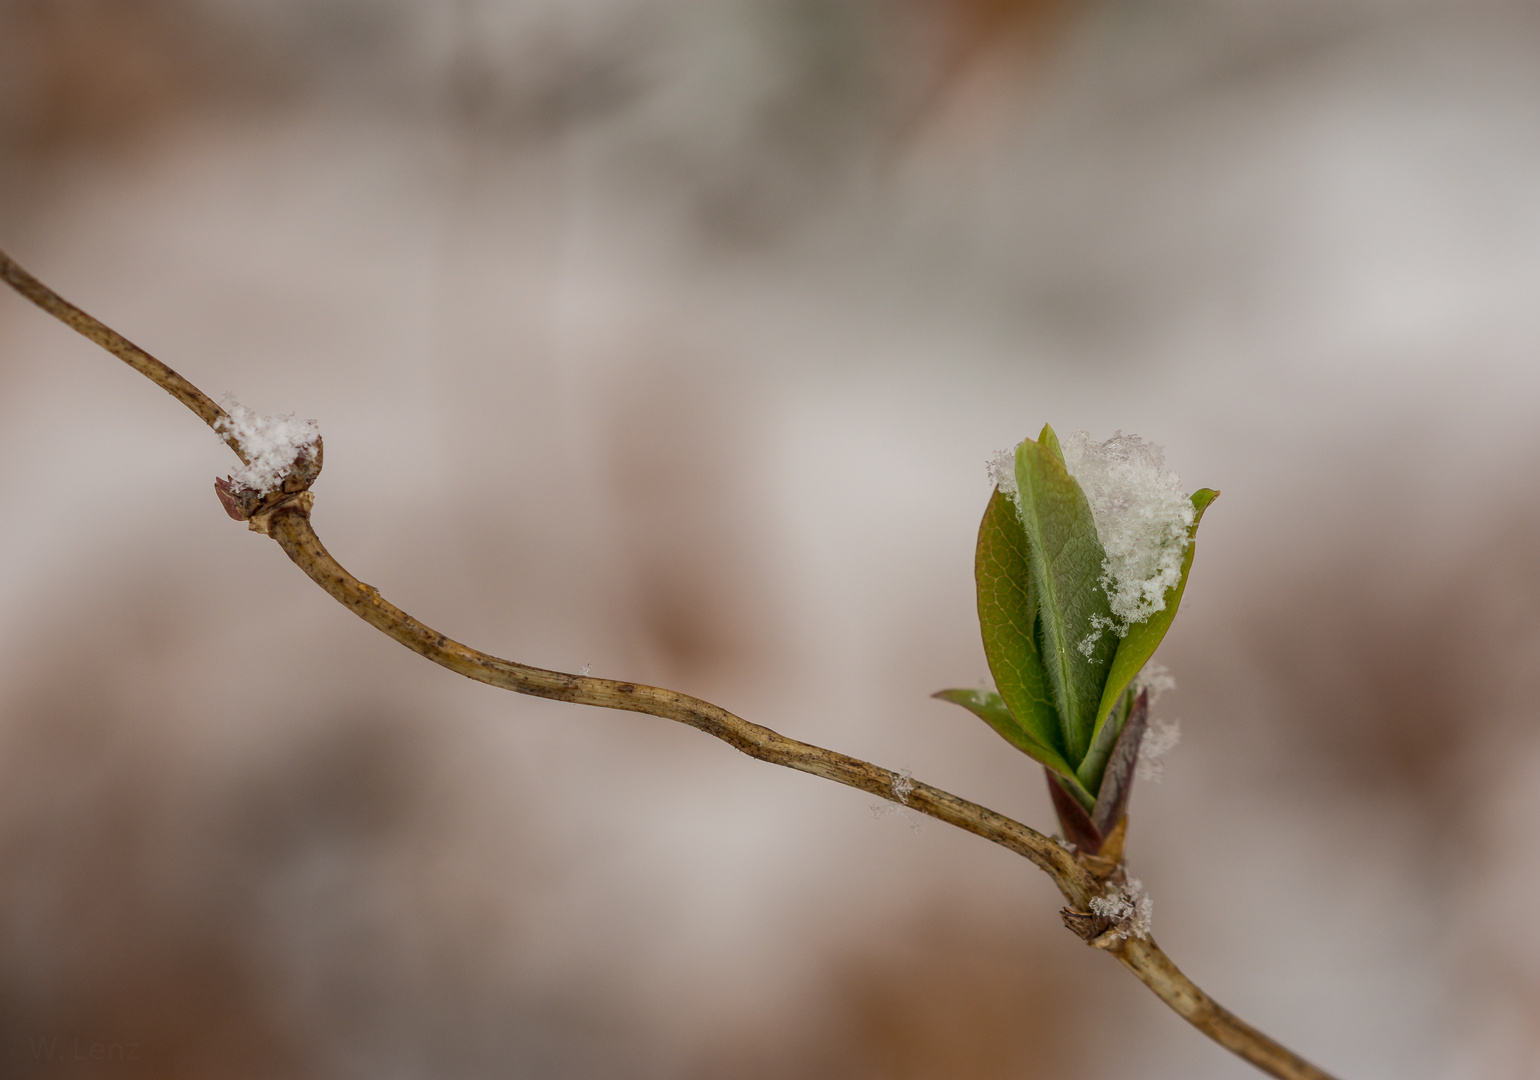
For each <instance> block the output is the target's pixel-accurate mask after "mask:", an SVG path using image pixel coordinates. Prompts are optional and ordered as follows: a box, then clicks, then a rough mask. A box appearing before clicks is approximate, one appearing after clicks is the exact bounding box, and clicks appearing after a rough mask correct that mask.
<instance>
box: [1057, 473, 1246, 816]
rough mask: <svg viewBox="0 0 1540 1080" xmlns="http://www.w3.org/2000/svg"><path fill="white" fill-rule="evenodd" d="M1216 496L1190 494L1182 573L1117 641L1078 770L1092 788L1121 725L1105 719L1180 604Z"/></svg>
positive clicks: (1206, 491) (1211, 493) (1203, 491)
mask: <svg viewBox="0 0 1540 1080" xmlns="http://www.w3.org/2000/svg"><path fill="white" fill-rule="evenodd" d="M1217 498H1219V492H1217V491H1213V490H1211V489H1209V488H1199V489H1198V490H1197V491H1195V492H1193V493H1192V506H1193V510H1194V511H1196V512H1195V513H1194V514H1193V518H1192V526H1191V527H1190V528H1189V529H1188V530H1187V538H1188V544H1187V551H1186V553H1185V554H1184V555H1183V556H1182V576H1181V577H1179V578H1178V579H1177V582H1176V584H1175V585H1173V586H1171V588H1169V589H1167V590H1166V606H1165V607H1163V608H1162V609H1161V610H1159V611H1157V612H1156V613H1155V614H1153V615H1151V616H1150V617H1149V618H1148V619H1146V620H1144V622H1139V623H1134V624H1133V625H1132V626H1130V627H1129V628H1128V633H1127V634H1125V635H1124V636H1123V639H1122V640H1121V641H1120V642H1118V648H1117V654H1116V655H1115V656H1114V657H1113V659H1112V670H1111V671H1110V672H1108V675H1107V683H1106V686H1105V687H1104V689H1103V690H1102V696H1101V704H1100V706H1099V707H1098V708H1097V711H1096V734H1095V737H1094V738H1093V739H1092V741H1091V751H1090V752H1089V753H1088V754H1086V756H1085V759H1084V760H1083V761H1082V762H1081V763H1080V767H1079V770H1078V773H1079V776H1080V781H1081V783H1083V784H1084V785H1085V786H1086V787H1087V788H1088V789H1090V790H1091V791H1095V790H1097V788H1098V787H1100V785H1101V774H1102V771H1103V770H1104V769H1105V768H1106V767H1107V755H1109V754H1110V753H1112V746H1113V743H1115V742H1116V741H1117V737H1118V731H1117V729H1118V727H1119V726H1120V725H1118V724H1117V723H1110V724H1109V723H1107V719H1108V717H1109V716H1110V715H1111V714H1112V710H1113V706H1114V705H1116V704H1117V703H1118V698H1119V697H1121V696H1122V694H1123V691H1124V690H1127V689H1128V685H1129V683H1131V682H1133V681H1134V676H1135V675H1137V674H1139V670H1140V669H1141V668H1143V667H1144V665H1145V664H1146V663H1147V662H1148V661H1149V659H1150V657H1151V656H1153V655H1155V649H1156V648H1157V647H1158V646H1159V645H1160V642H1161V639H1162V638H1164V637H1165V636H1166V631H1167V630H1168V629H1170V627H1171V620H1172V619H1174V618H1176V609H1177V608H1178V607H1179V606H1180V605H1181V603H1182V593H1183V592H1184V591H1186V589H1187V572H1188V571H1189V570H1191V569H1192V556H1193V552H1195V551H1196V550H1197V548H1198V543H1197V540H1196V537H1197V535H1198V523H1199V522H1201V521H1202V520H1203V511H1205V510H1207V509H1208V505H1209V503H1211V502H1213V501H1214V500H1215V499H1217Z"/></svg>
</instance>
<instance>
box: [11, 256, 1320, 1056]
mask: <svg viewBox="0 0 1540 1080" xmlns="http://www.w3.org/2000/svg"><path fill="white" fill-rule="evenodd" d="M0 278H4V279H5V280H6V281H7V282H9V283H10V284H11V285H12V286H13V287H14V288H15V289H16V291H17V292H19V293H21V294H22V295H23V296H25V297H26V298H27V299H29V300H31V301H32V302H33V303H34V304H36V305H37V306H38V307H40V308H42V309H43V310H44V311H46V312H48V313H49V314H51V315H53V316H55V317H56V318H58V319H60V320H61V321H63V322H64V323H66V324H67V325H69V326H70V327H72V328H74V329H75V330H77V331H79V332H80V333H81V334H84V335H85V336H86V337H88V338H90V339H91V340H92V341H94V342H96V343H97V344H98V345H100V346H101V347H102V348H104V349H106V350H107V351H108V352H110V353H112V354H113V355H114V356H116V357H118V358H119V359H121V360H123V361H124V362H125V363H127V364H128V365H129V366H130V367H132V368H134V370H136V371H138V372H140V373H141V374H143V375H144V376H145V377H146V378H148V379H149V380H150V381H152V382H154V383H155V384H156V385H157V386H159V387H161V388H162V389H163V390H165V391H166V392H167V393H169V394H171V395H172V396H173V397H175V398H176V399H177V400H178V401H180V402H182V403H183V404H184V405H186V406H187V407H188V408H189V409H191V410H192V411H193V412H194V413H196V414H197V416H198V417H199V419H201V420H202V421H203V422H204V423H206V424H208V425H209V427H210V428H213V429H214V430H215V431H216V432H219V428H218V427H217V426H216V424H217V422H218V421H219V420H220V419H222V418H224V417H225V415H226V414H225V411H224V410H223V409H221V408H220V407H219V406H218V405H216V404H215V403H214V402H213V401H212V400H211V399H210V398H209V397H208V395H206V394H204V393H203V392H202V391H201V390H199V389H198V388H197V387H196V386H194V385H193V384H192V383H190V382H188V381H187V380H186V379H184V378H182V376H180V375H178V374H177V373H176V372H175V371H173V370H172V369H171V368H170V367H168V366H167V365H166V364H164V363H162V362H161V361H159V360H157V359H156V358H155V357H153V356H151V355H150V354H149V353H147V352H145V351H144V350H143V349H141V348H139V346H137V345H135V344H134V343H133V342H131V341H129V340H128V339H127V338H125V337H123V336H122V335H121V334H119V333H117V332H116V331H115V330H113V329H111V328H110V327H108V326H106V325H105V324H103V323H102V322H100V321H98V320H97V319H95V318H93V317H91V316H90V315H88V314H86V313H85V312H84V311H81V310H80V309H79V308H77V307H76V306H75V305H73V304H71V303H69V302H68V301H66V300H64V299H63V298H62V297H60V296H59V295H58V294H56V293H55V292H53V290H51V289H49V288H48V287H47V286H46V285H44V284H43V283H42V282H40V281H38V280H37V279H36V278H34V277H33V276H32V275H31V274H29V273H27V271H25V270H24V269H22V268H21V267H20V266H19V265H17V263H16V262H15V261H13V260H12V259H11V257H10V256H9V255H6V254H5V252H3V251H0ZM221 435H222V437H223V438H224V440H225V442H226V443H227V444H228V445H229V446H230V448H231V449H232V450H234V451H235V453H236V455H237V456H238V457H240V459H241V461H242V463H243V464H246V463H247V458H246V455H245V454H244V453H243V451H242V449H241V446H240V444H239V442H238V441H237V440H236V439H235V438H234V437H233V436H229V435H224V434H223V433H221ZM310 479H313V477H311V478H310ZM307 486H308V485H307ZM292 487H293V485H292V484H291V485H286V488H288V489H289V490H284V489H280V490H279V491H277V492H274V494H273V495H272V496H271V497H269V499H267V500H266V501H265V502H264V503H263V504H262V505H261V506H260V507H259V508H258V509H257V510H256V511H255V512H253V513H251V514H250V515H249V524H250V527H251V529H252V530H253V531H256V532H261V533H264V534H266V535H268V536H271V537H272V538H273V539H274V540H276V541H277V542H278V546H279V547H281V548H283V550H284V552H285V554H287V555H288V556H289V558H290V559H292V560H293V561H294V563H295V565H296V566H298V567H299V568H300V569H301V570H303V571H304V572H305V573H306V574H307V575H308V576H309V577H310V579H311V580H312V581H314V582H315V583H316V584H317V585H319V586H321V588H323V589H325V590H326V591H327V592H328V593H330V594H331V596H332V597H333V598H334V599H336V600H337V601H338V602H339V603H341V604H342V605H343V606H344V607H347V608H348V609H350V610H351V611H352V612H353V613H354V614H355V615H357V616H358V617H359V618H361V619H363V620H364V621H365V622H367V623H369V624H370V625H371V626H373V627H375V628H376V629H378V630H381V631H383V632H384V633H386V634H388V635H389V636H390V637H393V638H395V639H396V640H397V641H399V642H400V643H401V644H403V645H405V646H406V647H407V648H409V649H411V650H412V651H413V652H416V653H420V654H421V655H423V656H425V657H427V658H428V659H429V660H432V661H433V662H434V663H435V664H438V665H440V666H442V667H446V668H448V669H449V670H450V671H453V672H455V673H457V674H460V675H464V676H465V677H466V678H468V679H475V680H476V681H477V682H483V683H486V684H487V685H489V686H496V687H501V688H502V689H504V690H513V691H515V692H517V693H520V694H530V695H533V696H535V697H543V698H550V699H552V700H555V701H570V702H572V703H574V704H577V705H592V706H595V707H597V708H601V709H622V710H625V711H627V712H640V713H647V714H649V715H651V716H659V717H663V718H664V719H668V720H677V721H679V722H680V723H682V724H688V725H690V726H691V727H693V728H696V729H697V730H700V731H703V732H705V733H706V734H708V735H714V736H715V737H716V738H718V739H721V740H722V741H723V742H726V743H728V744H729V745H731V746H734V747H736V748H737V749H739V750H741V751H742V752H743V753H745V754H747V755H748V756H749V757H752V758H757V759H758V760H760V761H767V762H769V763H771V764H772V765H784V766H786V767H787V768H789V769H797V770H798V771H800V772H806V773H812V774H813V775H814V776H821V777H823V778H824V779H826V780H833V781H835V782H836V783H840V784H846V785H848V786H850V787H853V788H858V789H860V790H861V791H865V792H868V793H870V794H873V795H878V796H880V797H882V798H885V799H886V798H894V797H901V801H902V802H903V803H904V804H905V805H906V806H908V807H909V808H911V809H913V810H918V811H920V812H921V813H924V814H929V815H930V816H931V817H933V818H936V819H938V820H940V821H944V822H946V823H947V824H949V825H955V826H957V827H958V828H959V829H963V830H966V831H967V832H971V833H973V834H974V835H976V836H981V837H983V838H984V839H986V840H991V841H993V842H994V843H996V844H999V845H1000V846H1002V847H1005V848H1008V849H1009V850H1011V851H1014V852H1016V853H1017V854H1018V855H1022V856H1025V857H1026V858H1027V859H1029V860H1031V861H1032V863H1033V864H1034V865H1036V866H1037V867H1039V868H1040V869H1042V870H1043V871H1044V872H1045V873H1046V874H1048V876H1049V877H1051V878H1053V881H1054V884H1056V885H1057V886H1058V887H1059V891H1060V892H1062V893H1063V894H1064V898H1065V899H1066V900H1067V901H1069V904H1070V909H1067V910H1066V911H1065V913H1064V914H1065V916H1066V919H1065V921H1066V923H1068V924H1070V925H1071V927H1072V928H1076V932H1077V933H1080V934H1081V936H1082V937H1087V938H1088V940H1090V941H1091V944H1093V945H1094V946H1095V947H1097V948H1098V949H1102V950H1104V951H1106V952H1110V953H1112V954H1113V955H1114V956H1116V957H1117V958H1118V960H1120V961H1121V962H1122V963H1123V965H1124V966H1125V967H1127V968H1128V969H1129V970H1130V971H1132V972H1133V973H1134V974H1135V975H1137V976H1138V977H1139V979H1140V980H1141V981H1142V982H1143V983H1144V984H1145V985H1146V986H1148V987H1149V988H1150V989H1151V990H1152V991H1154V992H1155V995H1156V996H1157V997H1159V998H1160V999H1161V1000H1162V1001H1164V1002H1165V1003H1166V1004H1167V1005H1169V1006H1170V1007H1171V1008H1172V1009H1173V1010H1175V1011H1176V1012H1177V1013H1178V1014H1179V1015H1180V1016H1182V1017H1183V1018H1184V1019H1186V1020H1187V1021H1188V1022H1189V1023H1190V1024H1192V1025H1193V1026H1194V1027H1196V1028H1197V1029H1198V1030H1199V1031H1201V1032H1203V1033H1204V1034H1205V1035H1207V1036H1208V1037H1209V1038H1211V1039H1213V1040H1214V1041H1215V1042H1217V1043H1219V1044H1220V1045H1221V1046H1223V1047H1225V1048H1226V1049H1228V1050H1231V1051H1233V1052H1234V1053H1236V1054H1238V1055H1240V1056H1241V1057H1243V1058H1245V1059H1246V1060H1247V1061H1249V1062H1251V1063H1252V1064H1253V1065H1255V1066H1257V1068H1259V1069H1261V1070H1263V1071H1264V1072H1266V1073H1269V1074H1270V1075H1272V1076H1275V1077H1278V1078H1279V1080H1332V1077H1331V1076H1330V1075H1329V1074H1327V1073H1325V1072H1322V1071H1321V1070H1320V1069H1318V1068H1316V1067H1315V1066H1314V1065H1311V1064H1310V1063H1309V1062H1307V1061H1305V1060H1304V1059H1302V1058H1300V1057H1299V1056H1298V1055H1296V1054H1294V1053H1293V1052H1292V1051H1290V1050H1288V1049H1286V1048H1284V1047H1283V1046H1280V1045H1279V1044H1278V1043H1276V1042H1274V1041H1273V1040H1272V1039H1270V1038H1268V1037H1267V1036H1266V1035H1263V1034H1262V1033H1261V1032H1260V1031H1258V1030H1256V1029H1255V1028H1253V1027H1252V1026H1251V1025H1249V1024H1247V1023H1246V1022H1245V1021H1243V1020H1241V1019H1239V1018H1238V1017H1236V1016H1234V1015H1232V1014H1231V1013H1229V1012H1228V1011H1226V1010H1225V1009H1224V1008H1222V1007H1221V1006H1220V1005H1219V1004H1217V1003H1216V1002H1215V1001H1214V1000H1213V999H1212V998H1210V997H1209V996H1208V995H1207V994H1205V993H1204V992H1203V991H1202V990H1200V989H1199V988H1198V987H1197V986H1196V985H1194V984H1193V982H1192V980H1190V979H1188V978H1187V976H1185V975H1183V974H1182V973H1181V971H1180V970H1178V969H1177V966H1176V965H1175V964H1173V963H1172V962H1171V960H1170V958H1169V957H1167V956H1166V954H1165V953H1164V952H1162V951H1161V949H1160V946H1158V945H1156V944H1155V941H1154V939H1153V938H1149V937H1144V938H1139V937H1132V938H1126V939H1120V938H1117V937H1116V935H1111V934H1105V933H1103V934H1101V935H1099V936H1098V935H1093V934H1091V932H1090V931H1089V930H1086V929H1081V928H1082V927H1091V926H1095V925H1096V923H1095V920H1094V919H1092V918H1091V916H1089V914H1088V912H1087V911H1086V909H1087V907H1088V906H1089V904H1090V901H1091V899H1092V898H1093V897H1096V896H1099V895H1101V894H1102V891H1103V888H1104V886H1105V883H1106V881H1107V880H1108V878H1109V877H1111V876H1113V875H1114V874H1115V873H1116V868H1109V867H1103V866H1098V865H1096V864H1095V862H1094V860H1093V861H1088V860H1086V859H1083V858H1077V857H1076V856H1074V855H1072V854H1071V853H1070V852H1069V851H1068V850H1067V849H1066V848H1065V847H1063V846H1061V845H1060V844H1059V843H1058V842H1057V841H1055V840H1053V839H1051V838H1049V837H1047V836H1044V835H1043V834H1042V833H1040V832H1038V831H1036V830H1035V829H1032V828H1029V827H1028V826H1026V825H1023V824H1021V823H1020V822H1017V821H1012V820H1011V819H1010V818H1008V817H1005V816H1004V815H1003V814H997V813H996V812H995V811H993V810H990V809H989V808H987V807H984V806H980V805H979V804H977V803H973V802H969V801H968V800H967V799H962V798H959V797H958V796H956V795H953V794H951V793H949V792H946V791H942V790H941V789H940V788H934V787H931V786H930V785H929V784H922V783H920V782H919V781H913V780H910V779H909V777H908V776H907V774H900V773H895V772H893V771H892V770H889V769H884V768H881V767H879V766H877V765H873V764H871V763H870V762H866V761H861V760H860V759H858V758H853V757H847V756H846V755H844V754H841V753H837V752H836V751H833V750H825V749H824V748H823V747H820V746H813V745H811V744H810V743H804V742H798V741H797V740H795V739H788V738H786V737H785V736H784V735H780V734H777V733H776V732H774V731H771V730H770V729H769V728H767V727H762V726H760V725H759V724H754V723H750V722H749V721H747V720H745V719H743V718H742V717H740V716H735V715H734V714H732V713H730V712H728V711H727V710H726V709H723V708H721V707H720V706H717V705H713V704H711V703H710V702H708V701H702V700H701V699H700V698H695V697H691V696H690V695H688V694H681V693H678V692H677V691H674V690H664V689H660V688H659V687H656V686H644V685H642V684H640V683H632V682H619V681H616V680H613V679H596V678H591V677H589V676H587V675H569V674H566V673H564V672H560V671H548V670H546V669H544V668H537V667H530V666H529V665H527V664H520V663H516V662H515V661H512V660H502V659H499V658H498V657H495V656H491V655H489V654H487V653H484V652H480V651H478V650H476V649H472V648H470V647H469V646H467V645H462V644H460V643H459V642H458V641H455V640H453V639H451V638H448V637H445V636H444V635H443V634H441V633H439V632H438V631H436V630H434V629H433V628H432V627H430V626H427V625H425V624H424V623H421V622H418V621H417V620H416V619H414V618H412V616H410V615H408V614H407V613H406V612H404V611H402V610H401V609H400V608H398V607H396V606H395V605H394V604H392V603H390V602H389V601H388V600H386V599H385V598H384V597H382V596H381V595H380V592H379V590H378V589H376V588H374V587H373V586H372V585H366V584H364V583H363V582H361V581H359V580H358V579H357V578H356V577H354V576H353V575H352V574H350V573H348V571H347V570H346V568H344V567H343V566H342V564H341V563H339V562H337V560H336V559H334V558H332V556H331V553H330V552H328V551H327V550H326V547H325V545H323V544H322V543H321V538H320V537H319V536H317V535H316V532H315V529H314V528H312V527H311V524H310V510H311V507H312V505H313V504H314V501H315V496H314V495H312V494H311V492H310V491H308V490H303V491H299V492H294V491H293V490H292Z"/></svg>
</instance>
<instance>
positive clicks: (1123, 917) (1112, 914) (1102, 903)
mask: <svg viewBox="0 0 1540 1080" xmlns="http://www.w3.org/2000/svg"><path fill="white" fill-rule="evenodd" d="M1090 907H1091V914H1093V915H1099V916H1100V917H1102V918H1104V919H1106V920H1108V921H1109V922H1111V923H1112V926H1111V927H1109V928H1108V933H1112V934H1116V935H1117V936H1118V937H1120V938H1123V939H1124V940H1125V941H1126V940H1127V939H1128V938H1131V937H1134V938H1147V937H1149V936H1150V922H1151V919H1152V918H1153V916H1154V914H1155V901H1154V900H1152V899H1150V894H1149V893H1147V892H1145V891H1144V884H1143V882H1141V881H1140V880H1139V879H1138V878H1135V877H1131V878H1128V879H1127V881H1125V882H1124V883H1123V884H1121V885H1118V884H1114V883H1110V882H1109V883H1108V885H1107V893H1106V895H1104V896H1093V897H1091V904H1090Z"/></svg>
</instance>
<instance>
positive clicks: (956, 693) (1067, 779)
mask: <svg viewBox="0 0 1540 1080" xmlns="http://www.w3.org/2000/svg"><path fill="white" fill-rule="evenodd" d="M931 697H934V698H939V699H940V700H942V701H950V702H952V703H953V704H954V705H961V706H962V707H963V708H965V709H967V710H968V711H969V712H971V713H972V714H973V715H974V716H977V717H978V718H979V719H980V720H982V721H984V723H986V724H988V725H989V726H990V727H992V728H994V729H995V731H996V732H998V733H999V734H1000V735H1001V736H1002V737H1003V738H1004V739H1005V740H1006V741H1007V742H1009V743H1010V744H1011V745H1012V746H1014V747H1016V749H1018V750H1020V751H1021V752H1022V753H1024V754H1026V755H1027V756H1028V757H1030V758H1033V759H1034V760H1036V761H1040V762H1042V763H1043V765H1045V766H1047V767H1048V768H1049V769H1052V770H1053V771H1054V772H1056V773H1058V774H1059V782H1060V783H1061V784H1063V785H1064V787H1065V789H1066V790H1068V791H1069V793H1070V794H1071V795H1073V796H1074V797H1075V798H1076V799H1077V800H1079V801H1080V802H1081V803H1083V804H1084V805H1085V808H1086V809H1087V810H1088V811H1089V810H1090V809H1091V808H1092V807H1093V806H1095V803H1096V800H1095V799H1094V798H1093V797H1092V796H1091V793H1090V792H1088V791H1087V790H1086V789H1085V787H1084V786H1082V785H1081V783H1080V781H1079V780H1078V779H1076V777H1075V770H1074V769H1072V768H1070V765H1069V762H1067V761H1065V760H1064V755H1063V754H1061V753H1059V752H1058V751H1057V750H1055V749H1053V748H1052V747H1050V746H1044V745H1043V744H1042V743H1041V742H1039V741H1038V740H1037V739H1034V738H1033V737H1032V736H1031V734H1029V733H1028V732H1027V731H1026V729H1025V728H1023V727H1022V726H1021V725H1020V724H1018V723H1017V722H1016V717H1014V716H1013V715H1011V710H1010V709H1009V708H1007V707H1006V704H1005V699H1004V698H1002V697H1001V696H1000V695H999V694H996V693H992V692H991V691H988V690H942V691H939V692H938V693H935V694H932V695H931Z"/></svg>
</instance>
